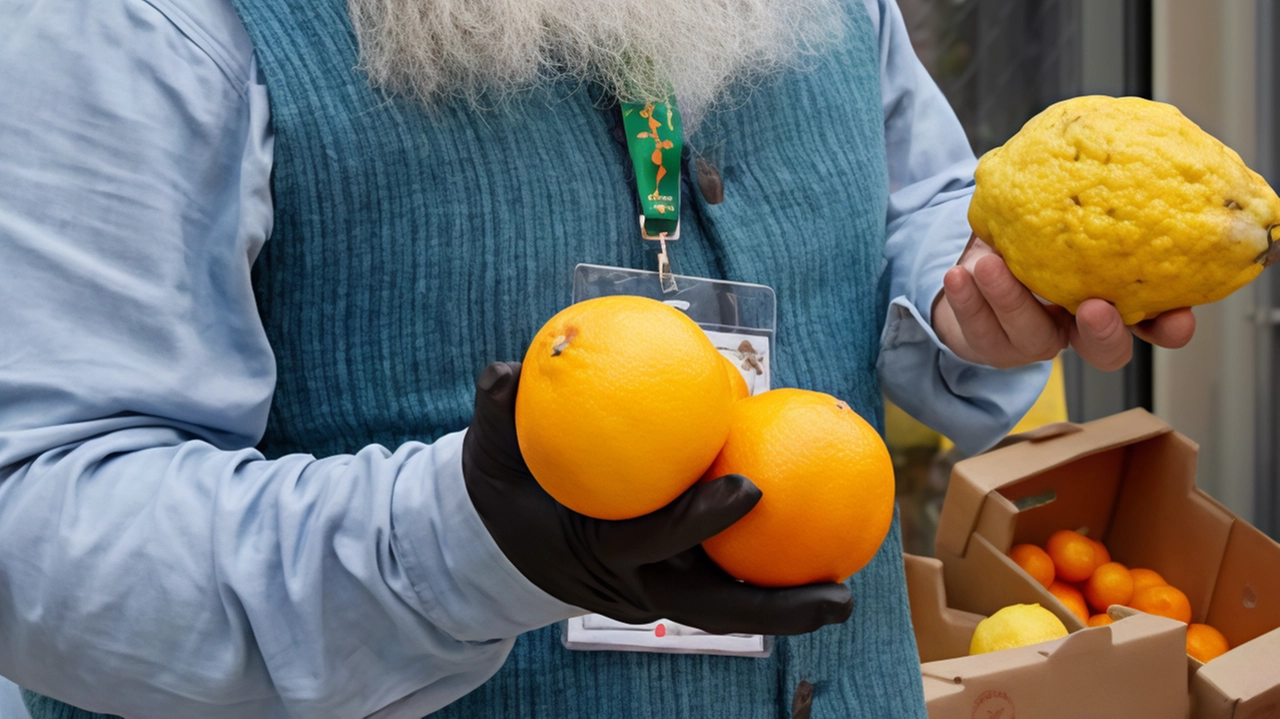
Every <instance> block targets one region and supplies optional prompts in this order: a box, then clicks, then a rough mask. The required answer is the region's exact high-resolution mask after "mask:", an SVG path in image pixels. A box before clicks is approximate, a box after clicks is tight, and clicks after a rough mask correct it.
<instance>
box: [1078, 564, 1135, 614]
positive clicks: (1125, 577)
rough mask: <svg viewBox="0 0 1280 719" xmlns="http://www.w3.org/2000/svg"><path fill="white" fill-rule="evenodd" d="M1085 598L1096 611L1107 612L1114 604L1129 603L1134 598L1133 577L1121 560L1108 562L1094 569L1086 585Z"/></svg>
mask: <svg viewBox="0 0 1280 719" xmlns="http://www.w3.org/2000/svg"><path fill="white" fill-rule="evenodd" d="M1084 598H1085V599H1086V600H1088V602H1089V606H1091V607H1093V608H1094V610H1095V611H1099V612H1106V611H1107V607H1109V606H1111V605H1112V604H1124V605H1127V604H1128V603H1129V602H1130V600H1132V599H1133V577H1131V576H1129V568H1128V567H1126V566H1124V565H1123V564H1121V563H1119V562H1107V563H1106V564H1104V565H1102V566H1101V567H1098V568H1097V569H1095V570H1093V574H1092V575H1090V576H1089V581H1088V583H1086V584H1085V585H1084Z"/></svg>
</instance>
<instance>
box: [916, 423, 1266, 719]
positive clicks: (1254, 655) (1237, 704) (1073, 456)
mask: <svg viewBox="0 0 1280 719" xmlns="http://www.w3.org/2000/svg"><path fill="white" fill-rule="evenodd" d="M1196 450H1197V447H1196V445H1195V443H1193V442H1191V441H1190V440H1188V439H1187V438H1186V437H1183V436H1182V435H1180V434H1178V433H1177V432H1174V431H1173V430H1172V429H1171V428H1170V427H1169V426H1168V425H1167V424H1165V423H1164V422H1163V421H1161V420H1160V419H1158V418H1156V417H1155V416H1153V415H1151V414H1149V413H1147V412H1145V411H1143V410H1131V411H1129V412H1124V413H1121V414H1117V415H1113V416H1111V417H1107V418H1105V419H1101V420H1097V421H1095V422H1090V423H1088V424H1084V425H1070V424H1058V425H1049V426H1047V427H1042V428H1041V429H1039V430H1037V431H1035V432H1031V433H1027V434H1026V435H1023V436H1022V438H1021V441H1016V442H1014V443H1012V444H1009V445H1008V446H1004V447H1001V448H998V449H995V450H992V451H991V452H988V453H986V454H983V455H979V456H977V457H973V458H971V459H967V460H964V461H962V462H960V463H958V464H957V465H956V466H955V468H954V470H953V472H952V476H951V485H950V487H949V488H948V490H947V496H946V499H945V501H944V503H943V509H942V515H941V517H940V520H939V524H938V535H937V541H936V547H935V548H936V552H937V555H938V558H939V559H941V560H942V562H943V564H944V565H945V566H946V569H947V571H946V574H945V585H946V592H947V597H948V601H949V602H950V604H951V606H953V607H956V608H959V609H963V610H967V611H971V612H976V613H980V614H983V613H990V612H992V611H995V610H996V609H998V608H999V607H1002V606H1005V605H1008V604H1014V603H1018V602H1023V603H1030V602H1039V603H1040V604H1042V605H1043V606H1045V607H1047V608H1049V609H1051V610H1053V611H1054V612H1055V613H1056V614H1057V615H1058V616H1059V617H1060V618H1061V619H1062V620H1063V622H1064V623H1065V624H1066V625H1067V627H1068V628H1069V629H1078V628H1080V627H1081V624H1080V621H1079V620H1078V619H1077V618H1076V617H1075V616H1074V615H1073V614H1071V613H1070V612H1069V611H1068V610H1067V608H1066V607H1065V606H1063V605H1062V604H1061V603H1060V602H1059V601H1058V600H1057V599H1055V598H1054V597H1053V596H1052V595H1051V594H1049V593H1048V592H1047V591H1046V590H1045V589H1044V588H1042V587H1041V586H1040V585H1039V584H1037V583H1036V582H1035V581H1034V580H1032V579H1031V577H1030V576H1028V575H1027V574H1026V573H1025V572H1023V571H1022V570H1021V569H1020V568H1019V567H1018V566H1017V565H1016V564H1014V563H1013V561H1012V560H1011V559H1009V557H1008V556H1007V553H1008V551H1009V549H1010V548H1011V547H1012V546H1013V545H1014V544H1019V543H1022V542H1029V543H1032V544H1037V545H1040V546H1044V543H1045V541H1046V540H1047V539H1048V538H1049V535H1051V534H1052V533H1053V532H1055V531H1057V530H1059V529H1076V530H1079V531H1082V532H1085V533H1087V534H1088V535H1089V536H1090V537H1093V538H1095V539H1100V540H1102V541H1103V543H1104V544H1105V545H1106V546H1107V548H1108V550H1110V552H1111V556H1112V559H1113V560H1114V561H1117V562H1120V563H1122V564H1124V565H1126V566H1128V567H1147V568H1150V569H1154V570H1156V571H1157V572H1159V573H1160V574H1162V575H1163V576H1164V577H1165V579H1166V580H1168V581H1169V583H1170V584H1172V585H1173V586H1175V587H1177V588H1179V589H1181V590H1182V591H1183V592H1185V593H1186V595H1187V597H1188V599H1190V601H1191V611H1192V621H1193V622H1203V623H1207V624H1210V625H1212V626H1213V627H1215V628H1217V629H1218V630H1219V631H1221V632H1222V633H1223V634H1224V635H1226V637H1227V641H1228V642H1230V644H1231V646H1232V647H1234V649H1232V650H1231V651H1230V652H1228V653H1227V654H1225V655H1223V656H1221V657H1219V658H1217V659H1215V660H1214V661H1212V662H1210V663H1209V664H1208V665H1201V664H1200V663H1199V662H1196V661H1195V660H1192V659H1190V658H1188V660H1187V661H1188V662H1189V667H1188V670H1189V672H1190V673H1191V675H1192V679H1191V694H1192V711H1193V716H1195V717H1196V718H1197V719H1219V718H1226V717H1234V718H1235V719H1261V718H1262V717H1280V629H1277V628H1278V627H1280V545H1278V544H1277V543H1276V542H1274V541H1272V540H1271V539H1270V538H1269V537H1267V536H1266V535H1264V534H1263V533H1262V532H1260V531H1258V530H1257V529H1256V528H1254V527H1252V526H1250V525H1249V524H1248V523H1246V522H1244V521H1242V520H1240V519H1239V518H1237V517H1236V516H1235V515H1234V514H1232V513H1231V512H1230V511H1228V510H1227V509H1226V508H1224V507H1223V506H1222V505H1220V504H1219V503H1218V502H1216V501H1214V500H1213V499H1212V498H1211V497H1209V496H1208V495H1207V494H1205V493H1203V492H1201V491H1200V490H1198V489H1196V487H1195V467H1196Z"/></svg>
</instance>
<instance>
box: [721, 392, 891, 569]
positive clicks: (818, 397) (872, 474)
mask: <svg viewBox="0 0 1280 719" xmlns="http://www.w3.org/2000/svg"><path fill="white" fill-rule="evenodd" d="M730 418H731V419H730V425H729V438H728V440H726V441H725V444H724V448H723V449H722V450H721V451H720V455H719V456H718V457H716V460H715V463H713V464H712V465H711V469H710V470H708V472H707V478H708V479H711V478H715V477H720V476H723V475H726V474H742V475H745V476H746V477H747V478H749V479H750V480H751V481H752V482H754V483H755V484H756V486H757V487H759V488H760V490H761V492H763V494H764V496H763V497H762V498H761V499H760V503H759V504H757V505H756V506H755V508H754V509H752V510H751V511H750V512H749V513H748V514H747V515H746V516H745V517H743V518H742V519H740V520H738V521H737V522H735V523H734V524H733V525H732V526H730V527H729V528H728V529H726V530H725V531H723V532H721V533H720V534H717V535H716V536H714V537H712V538H711V539H708V540H707V541H705V542H703V543H702V546H703V547H704V548H705V549H706V550H707V554H709V555H710V556H711V558H712V559H713V560H715V561H716V563H717V564H719V565H720V566H721V567H723V568H724V570H725V571H726V572H728V573H729V574H732V575H733V576H735V577H737V578H738V579H742V580H744V581H747V582H750V583H752V584H755V585H758V586H763V587H786V586H794V585H797V584H810V583H813V582H842V581H844V580H845V579H847V578H848V577H849V576H851V575H852V574H853V573H854V572H856V571H858V570H859V569H861V568H862V567H863V566H865V565H866V563H867V562H869V561H871V558H872V557H873V556H875V553H876V551H877V550H878V549H879V548H880V544H881V543H882V542H883V541H884V538H885V535H886V534H888V532H889V524H890V522H891V521H892V520H893V493H894V485H893V462H892V460H891V459H890V458H889V451H888V449H886V448H885V445H884V441H883V440H881V439H880V435H879V434H877V433H876V430H875V428H873V427H872V426H871V425H870V424H867V422H866V420H864V419H863V418H862V417H859V416H858V414H857V413H856V412H854V411H853V410H852V409H850V408H849V406H848V405H847V404H845V403H844V402H841V401H840V400H838V399H836V398H835V397H832V396H831V395H828V394H822V393H821V392H810V391H807V390H800V389H775V390H771V391H768V392H764V393H762V394H758V395H755V396H753V397H748V398H747V399H744V400H739V401H737V402H735V403H734V404H733V407H732V409H731V410H730Z"/></svg>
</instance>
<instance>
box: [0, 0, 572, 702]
mask: <svg viewBox="0 0 1280 719" xmlns="http://www.w3.org/2000/svg"><path fill="white" fill-rule="evenodd" d="M0 18H3V22H0V97H2V98H4V111H3V112H0V158H3V161H0V308H3V311H0V674H3V675H4V676H6V677H9V678H10V679H12V680H13V681H16V682H17V683H19V684H20V685H22V686H24V687H27V688H30V689H32V690H35V691H38V692H42V693H46V694H49V695H52V696H54V697H56V698H59V699H62V700H64V701H67V702H69V703H72V704H74V705H77V706H81V707H84V708H86V709H90V710H94V711H99V712H105V713H112V714H121V715H124V716H129V717H137V718H144V717H184V718H188V719H190V718H201V717H237V718H239V717H285V716H294V717H308V718H312V717H317V718H326V717H334V718H335V719H351V718H352V717H363V716H368V715H378V716H386V717H413V718H414V719H417V718H418V717H421V716H423V715H425V714H427V713H428V712H430V711H432V710H434V709H436V708H438V707H440V706H442V705H444V704H447V703H448V702H450V701H452V700H454V699H456V698H457V697H459V696H461V695H462V694H464V693H466V692H467V691H470V690H471V689H472V688H474V687H475V686H477V685H479V684H480V683H482V682H483V681H485V680H486V679H488V678H489V677H490V676H491V675H492V674H493V673H494V672H495V671H497V669H498V668H499V667H500V666H501V664H502V662H503V661H504V660H505V658H506V656H507V653H508V652H509V651H510V648H511V645H512V642H513V641H514V640H513V637H515V636H516V635H518V634H520V633H521V632H524V631H527V630H529V629H532V628H535V627H539V626H543V625H546V624H549V623H552V622H554V621H557V620H560V619H563V618H566V617H568V616H571V615H573V614H577V613H580V611H579V610H576V609H574V608H573V607H570V606H567V605H565V604H562V603H561V602H559V601H556V600H555V599H553V598H551V597H550V596H548V595H547V594H545V593H544V592H542V591H541V590H539V589H537V588H536V587H534V586H533V585H532V584H530V583H529V582H528V581H527V580H526V579H525V578H524V577H523V576H521V575H520V573H519V572H518V570H517V569H516V568H515V567H514V566H512V565H511V563H510V562H509V561H508V560H507V559H506V558H505V556H504V555H503V554H502V553H501V551H500V550H499V549H498V547H497V546H496V544H495V543H494V541H493V540H492V538H491V537H490V536H489V534H488V532H487V531H486V530H485V528H484V526H483V524H482V522H481V520H480V518H479V517H478V516H477V514H476V512H475V509H474V508H473V507H472V505H471V503H470V501H469V499H468V496H467V492H466V489H465V487H464V485H463V480H462V475H461V464H460V459H459V452H460V449H461V440H462V434H461V433H457V434H453V435H449V436H446V437H444V438H442V439H440V440H439V441H437V442H435V443H434V444H430V445H428V444H423V443H414V442H410V443H408V444H405V445H404V446H401V447H398V448H395V449H394V450H387V449H384V448H382V447H377V446H371V447H367V448H365V449H363V450H362V451H360V452H358V453H357V454H355V455H348V456H336V457H329V458H325V459H320V460H317V459H315V458H313V457H310V456H303V455H292V456H287V457H284V458H281V459H278V460H274V461H267V460H265V459H264V458H263V457H262V455H260V454H259V453H258V452H257V451H256V450H255V449H253V447H254V445H255V443H256V442H257V441H258V439H259V438H260V437H261V435H262V432H263V430H264V427H265V423H266V417H267V410H268V407H269V405H270V402H271V395H272V390H273V386H274V383H275V366H274V361H273V358H272V353H271V349H270V347H269V346H268V344H267V340H266V336H265V334H264V332H263V329H262V326H261V323H260V321H259V317H258V312H257V309H256V306H255V302H254V296H253V292H252V288H251V285H250V267H251V265H252V263H253V261H254V258H255V256H256V255H257V253H258V251H259V249H260V248H261V247H262V245H263V243H264V242H265V241H266V240H267V236H268V234H269V232H270V228H271V216H272V208H271V198H270V187H269V177H270V167H271V150H272V144H271V136H270V131H269V120H268V115H267V95H266V89H265V87H264V86H263V84H262V82H261V80H260V78H259V76H258V74H257V70H256V68H255V66H254V64H253V52H252V47H251V45H250V44H249V40H248V37H247V35H246V34H245V32H244V29H243V27H242V26H241V25H240V23H239V20H238V18H237V17H236V16H235V14H234V12H233V11H232V10H231V8H230V5H229V4H227V3H209V2H189V3H184V4H181V5H179V4H178V2H177V0H115V1H112V2H92V3H85V2H81V1H80V0H43V1H42V2H30V1H29V0H0Z"/></svg>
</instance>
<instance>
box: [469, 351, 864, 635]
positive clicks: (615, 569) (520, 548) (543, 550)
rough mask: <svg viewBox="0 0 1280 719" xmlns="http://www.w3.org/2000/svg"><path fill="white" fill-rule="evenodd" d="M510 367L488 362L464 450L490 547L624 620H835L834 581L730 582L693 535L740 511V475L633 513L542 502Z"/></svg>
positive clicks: (708, 623) (843, 599) (732, 629)
mask: <svg viewBox="0 0 1280 719" xmlns="http://www.w3.org/2000/svg"><path fill="white" fill-rule="evenodd" d="M519 379H520V365H519V364H518V363H496V364H491V365H489V366H488V367H486V368H485V370H484V372H483V373H481V375H480V379H479V381H478V382H477V383H476V388H477V392H476V413H475V417H474V418H473V419H472V421H471V428H470V429H469V430H468V431H467V436H466V440H465V442H464V443H463V449H462V472H463V475H464V476H465V477H466V483H467V492H468V494H470V496H471V501H472V503H473V504H474V505H475V507H476V511H477V512H479V514H480V518H481V519H482V520H483V521H484V524H485V527H487V528H488V529H489V533H490V534H492V535H493V538H494V540H495V541H496V542H497V544H498V547H499V548H501V549H502V552H503V553H504V554H506V556H507V558H508V559H510V560H511V563H512V564H514V565H515V566H516V568H517V569H519V570H520V572H521V573H522V574H524V576H525V577H527V578H528V579H529V581H531V582H533V583H534V584H535V585H537V586H538V587H539V588H541V589H542V590H543V591H545V592H546V593H548V594H550V595H551V596H553V597H555V598H557V599H559V600H560V601H562V602H565V603H567V604H572V605H574V606H576V607H581V608H582V609H586V610H589V611H592V612H596V613H598V614H603V615H604V616H606V617H610V618H612V619H616V620H618V621H621V622H628V623H631V624H642V623H645V622H652V621H654V620H657V619H660V618H666V619H671V620H673V621H676V622H680V623H681V624H687V625H689V626H693V627H697V628H699V629H702V630H703V631H707V632H712V633H715V634H730V633H738V632H741V633H747V634H803V633H805V632H811V631H813V630H815V629H818V628H820V627H822V626H823V625H825V624H832V623H836V622H843V621H844V620H846V619H848V618H849V614H850V613H851V612H852V611H853V596H852V595H851V594H850V593H849V590H848V588H847V587H845V586H844V585H842V584H812V585H808V586H804V587H789V588H783V589H764V588H760V587H755V586H752V585H749V584H746V583H743V582H739V581H737V580H735V579H734V578H733V577H731V576H729V575H728V574H726V573H725V572H724V571H723V570H722V569H720V568H719V567H718V566H716V564H715V563H714V562H712V561H711V559H710V558H709V557H708V556H707V554H706V552H704V551H703V549H702V547H701V542H702V540H704V539H707V538H708V537H711V536H713V535H715V534H717V533H718V532H720V531H721V530H723V529H725V528H726V527H728V526H729V525H730V524H733V523H734V522H735V521H737V520H738V519H740V518H741V517H742V516H743V515H745V514H746V513H747V512H749V511H751V508H752V507H754V506H755V504H756V502H758V501H760V490H759V489H757V488H756V486H755V485H753V484H752V483H751V482H750V481H748V480H747V479H746V478H745V477H742V476H740V475H729V476H726V477H721V478H720V479H717V480H715V481H712V482H705V483H699V484H696V485H694V486H693V487H692V488H691V489H689V490H688V491H687V492H685V493H684V494H682V495H680V496H679V497H677V498H676V499H675V501H673V502H671V504H669V505H667V506H666V507H663V508H662V509H660V510H658V511H656V512H653V513H651V514H646V515H644V516H642V517H637V518H635V519H627V520H622V521H607V520H600V519H592V518H591V517H587V516H584V515H581V514H578V513H576V512H573V511H571V510H569V509H567V508H565V507H564V506H562V505H561V504H560V503H559V502H556V501H555V500H554V499H552V498H551V495H549V494H547V493H546V492H545V491H543V489H542V487H541V486H539V485H538V483H537V481H536V480H535V479H534V478H533V475H531V474H530V473H529V469H528V468H527V467H526V466H525V463H524V458H523V457H522V456H521V454H520V447H519V445H518V444H517V442H516V427H515V403H516V386H517V385H518V383H519Z"/></svg>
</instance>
